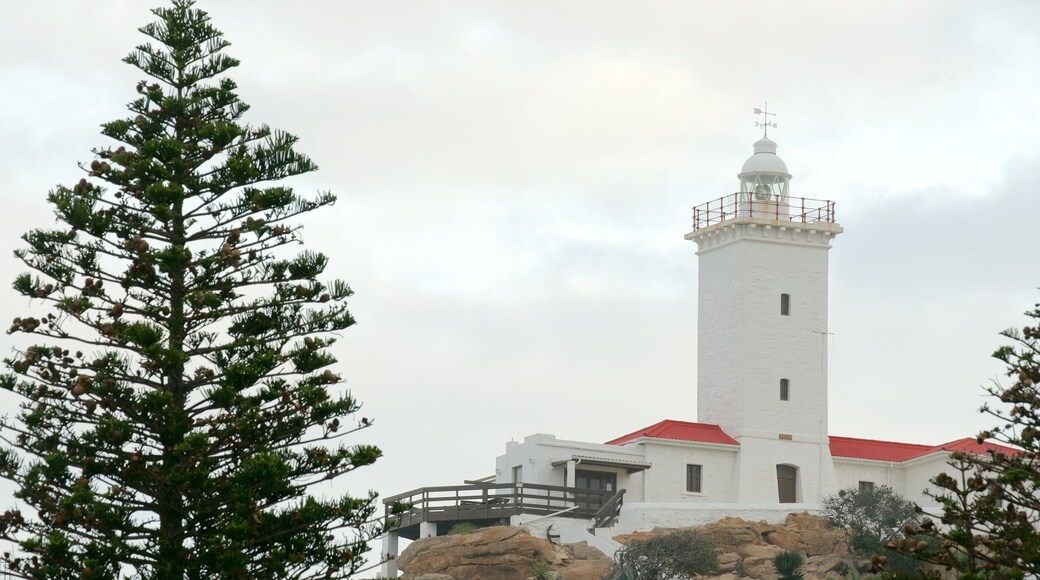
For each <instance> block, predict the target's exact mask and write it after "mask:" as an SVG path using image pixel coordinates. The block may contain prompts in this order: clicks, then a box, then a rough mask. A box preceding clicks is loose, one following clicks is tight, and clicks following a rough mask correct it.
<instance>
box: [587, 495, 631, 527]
mask: <svg viewBox="0 0 1040 580" xmlns="http://www.w3.org/2000/svg"><path fill="white" fill-rule="evenodd" d="M624 499H625V490H623V489H619V490H617V493H615V494H614V495H613V496H611V497H610V499H608V500H607V501H606V502H604V503H603V507H601V508H599V511H598V512H596V513H595V514H593V515H592V527H593V528H609V527H610V526H612V525H614V520H616V519H617V518H618V516H619V515H621V504H623V503H624Z"/></svg>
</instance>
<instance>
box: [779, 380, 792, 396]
mask: <svg viewBox="0 0 1040 580" xmlns="http://www.w3.org/2000/svg"><path fill="white" fill-rule="evenodd" d="M780 400H781V401H790V400H791V381H789V380H787V379H780Z"/></svg>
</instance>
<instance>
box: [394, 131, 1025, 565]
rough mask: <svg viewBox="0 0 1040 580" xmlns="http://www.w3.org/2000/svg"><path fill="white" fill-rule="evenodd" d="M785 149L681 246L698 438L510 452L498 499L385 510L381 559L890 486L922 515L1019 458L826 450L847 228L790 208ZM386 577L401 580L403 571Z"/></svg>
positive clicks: (521, 447)
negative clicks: (833, 262) (450, 528)
mask: <svg viewBox="0 0 1040 580" xmlns="http://www.w3.org/2000/svg"><path fill="white" fill-rule="evenodd" d="M776 147H777V146H776V143H774V142H773V141H771V140H770V139H769V138H768V135H764V136H763V138H762V139H760V140H759V141H757V142H756V143H755V144H754V154H753V155H751V157H750V158H748V160H747V161H746V162H745V163H744V166H743V168H742V169H741V172H740V173H739V174H738V179H739V184H740V185H739V190H738V192H737V193H734V194H732V195H728V196H725V197H722V198H720V199H717V200H713V201H710V202H707V203H705V204H702V205H700V206H698V207H696V208H694V214H693V230H692V231H691V232H690V233H688V234H686V239H687V240H691V241H693V242H696V244H697V255H698V257H699V272H698V327H697V333H698V353H697V356H698V371H697V411H698V412H697V415H698V416H697V422H687V421H678V420H671V419H667V420H663V421H661V422H659V423H656V424H654V425H650V426H649V427H645V428H643V429H639V430H637V431H634V432H632V433H628V434H625V435H621V436H619V437H617V438H616V439H612V440H610V441H607V442H605V443H590V442H584V441H566V440H561V439H557V438H556V437H555V436H553V435H547V434H535V435H530V436H528V437H526V438H525V439H524V440H523V441H522V442H519V443H517V442H509V443H507V444H506V450H505V453H504V454H503V455H501V456H499V457H498V458H497V460H496V463H495V475H494V478H493V483H492V482H491V481H490V479H491V478H487V479H485V480H481V481H479V482H468V483H469V484H471V485H468V486H449V487H440V488H422V489H417V490H413V491H411V492H407V493H405V494H400V495H398V496H393V497H390V498H387V499H385V500H384V502H385V503H387V504H388V505H392V504H393V503H394V502H402V503H406V504H408V505H410V506H411V509H410V510H409V511H408V513H407V514H405V515H404V516H402V517H401V518H400V519H399V520H398V522H397V526H396V528H395V529H394V530H393V531H391V532H389V533H388V534H387V536H386V540H385V541H384V554H388V555H393V554H396V551H397V538H398V536H401V537H405V538H413V539H414V538H416V537H425V536H429V535H437V533H438V532H439V531H440V532H443V531H444V530H443V528H444V527H445V526H446V525H448V524H450V523H452V522H457V521H460V520H470V521H478V522H495V521H499V522H500V521H509V522H512V523H514V524H517V523H522V524H524V525H528V526H532V525H534V524H533V523H532V518H533V519H534V520H536V521H540V522H541V523H540V524H539V525H541V526H542V527H543V530H544V526H546V525H548V523H549V522H552V523H553V525H557V526H558V527H557V528H556V529H557V530H559V533H561V534H569V535H570V538H564V541H580V540H586V541H589V542H590V543H592V544H593V545H597V547H600V548H601V549H603V550H604V551H605V552H611V550H612V549H616V547H617V545H616V544H614V545H613V548H612V547H611V546H610V545H609V544H610V543H611V542H610V540H604V539H603V538H601V537H598V536H608V537H609V536H611V535H615V534H617V533H629V532H632V531H639V530H650V529H653V528H655V527H679V526H689V525H696V524H702V523H707V522H712V521H717V520H719V519H721V518H723V517H727V516H737V517H743V518H745V519H750V520H767V521H770V522H781V521H783V520H784V518H786V516H787V514H789V513H791V512H795V511H813V510H816V509H818V508H819V505H820V503H821V501H822V500H823V498H825V497H827V496H829V495H831V494H834V493H835V492H837V491H838V490H839V489H842V488H859V489H864V488H870V487H872V486H875V485H888V486H890V487H892V488H893V489H894V490H895V491H896V492H898V493H899V494H901V495H903V496H904V497H906V498H908V499H910V500H912V501H915V502H917V503H918V504H920V505H924V506H927V505H929V504H930V500H929V498H928V497H927V496H926V495H925V494H924V490H925V489H926V487H928V485H929V483H928V480H929V479H930V478H932V477H934V476H935V475H937V474H939V473H940V472H942V471H943V469H944V468H945V467H946V462H947V460H948V458H949V456H950V454H951V453H952V452H954V451H969V452H979V453H981V452H984V451H986V450H987V449H1003V450H1009V448H1006V447H1001V446H999V445H994V444H990V443H984V444H979V443H977V442H976V440H975V439H974V438H965V439H959V440H956V441H951V442H949V443H945V444H942V445H934V446H933V445H918V444H911V443H897V442H891V441H874V440H870V439H856V438H851V437H836V436H829V435H828V433H829V431H828V428H827V357H826V352H827V337H828V330H827V308H828V305H827V275H828V274H827V272H828V268H827V263H828V255H829V253H830V249H831V242H832V240H833V239H834V238H835V236H837V235H838V234H840V233H842V228H841V226H840V225H839V224H838V223H837V222H836V221H835V214H834V202H833V201H826V200H815V199H805V198H797V197H791V196H790V195H789V190H790V180H791V175H790V174H789V173H788V171H787V165H786V164H785V163H784V162H783V160H782V159H780V157H779V156H777V154H776ZM618 505H620V509H618V508H617V506H618ZM601 507H602V509H600V508H601ZM608 508H609V509H610V510H612V512H611V514H609V517H605V518H603V519H597V518H598V517H599V516H601V515H602V514H603V513H605V512H606V511H607V509H608ZM557 515H566V516H570V517H572V518H574V517H578V518H592V519H591V520H589V519H585V520H584V521H583V522H573V521H572V522H566V521H563V520H560V518H555V517H554V516H557ZM615 516H617V517H616V518H615ZM546 518H548V519H546ZM611 525H612V526H613V528H612V529H609V530H605V531H604V533H603V534H599V533H597V534H595V535H591V534H588V533H587V532H586V529H587V528H597V532H598V531H599V529H598V528H600V527H601V526H611ZM545 533H549V532H548V531H545ZM596 542H605V543H607V544H608V545H598V544H596ZM384 575H387V576H392V575H396V567H395V566H394V564H393V561H392V560H390V561H388V562H387V564H386V565H385V566H384Z"/></svg>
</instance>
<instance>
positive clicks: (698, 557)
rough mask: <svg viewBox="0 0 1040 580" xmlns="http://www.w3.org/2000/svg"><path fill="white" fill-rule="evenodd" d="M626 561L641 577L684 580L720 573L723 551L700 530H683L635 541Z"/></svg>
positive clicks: (625, 555) (625, 554)
mask: <svg viewBox="0 0 1040 580" xmlns="http://www.w3.org/2000/svg"><path fill="white" fill-rule="evenodd" d="M623 560H624V562H625V564H626V565H628V566H629V567H630V568H631V570H632V571H633V572H634V573H635V576H636V578H639V580H681V579H686V578H693V577H694V576H697V575H706V574H712V573H714V572H716V571H717V570H718V568H719V550H718V548H716V547H715V544H714V543H712V541H711V540H710V539H708V538H706V537H704V536H702V535H700V534H698V533H697V532H695V531H693V530H680V531H677V532H671V533H668V534H662V535H659V536H654V537H652V538H647V539H645V540H637V541H635V542H632V543H631V544H629V545H628V546H626V547H625V548H623Z"/></svg>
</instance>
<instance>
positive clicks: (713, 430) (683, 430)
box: [607, 419, 740, 445]
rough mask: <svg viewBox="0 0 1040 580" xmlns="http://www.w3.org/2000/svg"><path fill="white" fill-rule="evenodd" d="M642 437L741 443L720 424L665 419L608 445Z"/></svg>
mask: <svg viewBox="0 0 1040 580" xmlns="http://www.w3.org/2000/svg"><path fill="white" fill-rule="evenodd" d="M640 437H655V438H657V439H675V440H677V441H696V442H698V443H721V444H723V445H740V444H739V443H737V440H736V439H734V438H732V437H730V436H729V435H726V433H725V432H724V431H723V430H722V428H721V427H719V426H718V425H710V424H708V423H689V422H686V421H672V420H671V419H665V420H664V421H661V422H660V423H655V424H653V425H651V426H649V427H646V428H643V429H640V430H638V431H634V432H632V433H629V434H628V435H622V436H621V437H618V438H617V439H611V440H610V441H607V445H623V444H625V443H628V442H629V441H632V440H634V439H639V438H640Z"/></svg>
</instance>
